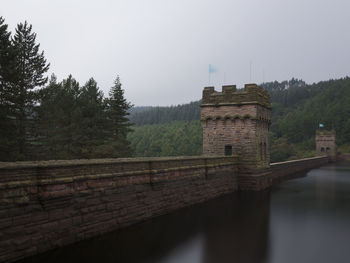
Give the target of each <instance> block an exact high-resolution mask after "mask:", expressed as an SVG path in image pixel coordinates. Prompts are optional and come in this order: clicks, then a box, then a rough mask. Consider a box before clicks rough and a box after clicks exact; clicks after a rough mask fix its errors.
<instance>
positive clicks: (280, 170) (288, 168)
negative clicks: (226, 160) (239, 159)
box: [238, 156, 330, 191]
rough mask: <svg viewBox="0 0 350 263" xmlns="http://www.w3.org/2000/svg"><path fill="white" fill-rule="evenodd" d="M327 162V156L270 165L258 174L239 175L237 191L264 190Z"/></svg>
mask: <svg viewBox="0 0 350 263" xmlns="http://www.w3.org/2000/svg"><path fill="white" fill-rule="evenodd" d="M329 161H330V160H329V158H328V157H327V156H322V157H313V158H305V159H301V160H293V161H286V162H280V163H272V164H271V165H270V169H267V170H265V171H261V172H260V173H256V174H251V175H239V179H238V180H239V189H240V190H245V191H247V190H249V191H260V190H264V189H266V188H268V187H270V186H271V185H274V184H277V183H280V182H281V181H285V180H288V179H291V178H295V177H297V176H298V175H300V174H302V173H304V172H305V171H307V170H310V169H312V168H315V167H319V166H321V165H324V164H327V163H328V162H329Z"/></svg>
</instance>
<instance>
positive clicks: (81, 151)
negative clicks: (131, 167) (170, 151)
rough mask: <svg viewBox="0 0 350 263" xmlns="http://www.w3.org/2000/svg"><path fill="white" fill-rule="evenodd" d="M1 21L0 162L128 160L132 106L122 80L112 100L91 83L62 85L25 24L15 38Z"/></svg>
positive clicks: (71, 80)
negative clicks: (109, 158) (119, 158)
mask: <svg viewBox="0 0 350 263" xmlns="http://www.w3.org/2000/svg"><path fill="white" fill-rule="evenodd" d="M7 29H8V26H7V25H6V24H5V21H4V19H3V18H2V17H0V124H1V129H0V161H17V160H43V159H75V158H98V157H124V156H130V155H131V150H130V144H129V142H128V141H127V139H126V136H127V133H128V132H129V131H130V123H129V120H128V118H127V115H128V110H129V109H130V107H131V105H130V103H128V102H127V101H126V100H125V98H124V91H123V90H122V88H121V83H120V79H119V77H116V80H115V82H114V85H113V86H112V87H111V89H110V91H109V94H108V97H106V98H105V97H104V96H103V93H102V91H101V90H100V89H99V88H98V86H97V83H96V81H95V80H94V79H93V78H91V79H89V80H88V81H87V82H86V83H85V85H83V86H81V85H79V83H78V82H77V81H76V80H75V79H74V78H73V77H72V76H69V77H68V78H67V79H64V80H63V81H61V82H58V81H57V79H56V77H55V76H54V75H53V76H52V77H51V79H50V81H49V83H48V85H46V83H47V82H48V78H47V77H46V76H45V73H46V72H47V71H48V69H49V64H48V63H47V62H46V59H45V57H44V52H43V51H42V52H39V44H37V43H36V34H35V33H34V32H32V26H31V25H28V24H27V22H25V23H20V24H18V25H17V28H16V32H15V34H14V36H13V37H11V33H10V32H8V30H7Z"/></svg>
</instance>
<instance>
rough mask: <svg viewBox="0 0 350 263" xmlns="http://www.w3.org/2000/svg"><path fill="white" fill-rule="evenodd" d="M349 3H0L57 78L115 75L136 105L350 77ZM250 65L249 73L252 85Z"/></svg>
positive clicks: (104, 85)
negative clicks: (228, 88) (33, 38)
mask: <svg viewBox="0 0 350 263" xmlns="http://www.w3.org/2000/svg"><path fill="white" fill-rule="evenodd" d="M349 10H350V1H349V0H230V1H229V0H211V1H207V0H193V1H191V0H172V1H170V0H143V1H139V0H123V1H121V0H119V1H116V0H115V1H112V0H98V1H88V0H85V1H83V0H81V1H78V0H76V1H74V0H21V1H20V0H1V5H0V16H3V17H4V18H5V21H6V23H7V24H9V26H10V29H11V30H14V28H15V26H16V24H17V23H19V22H23V21H24V20H27V21H28V22H29V23H30V24H32V25H33V30H34V32H36V33H37V35H38V36H37V41H38V42H39V43H40V44H41V49H42V50H44V51H45V54H46V58H47V59H48V61H49V62H50V63H51V68H50V73H52V72H53V73H55V74H56V75H57V76H58V78H59V79H62V78H65V77H66V76H67V75H68V74H72V75H73V76H74V77H75V78H76V79H77V80H78V81H79V82H80V83H81V84H84V83H85V82H86V81H87V80H88V78H90V77H94V78H95V80H96V81H97V82H98V84H99V87H100V88H101V89H102V90H103V91H104V92H105V94H106V93H107V92H108V90H109V87H110V86H111V85H112V83H113V80H114V78H115V76H116V75H117V74H119V75H120V78H121V81H122V83H123V88H124V89H125V92H126V97H127V99H128V100H129V101H131V102H132V103H134V104H135V105H170V104H179V103H186V102H189V101H192V100H197V99H199V98H200V97H201V92H202V88H203V87H204V86H207V85H208V65H209V63H210V64H212V65H213V66H214V67H215V68H217V72H216V73H214V74H212V77H211V85H215V86H216V88H217V89H220V88H219V87H220V86H221V85H222V84H237V85H238V86H239V87H241V86H242V85H243V84H244V83H248V82H256V83H261V82H262V81H263V80H265V81H272V80H285V79H290V78H292V77H296V78H302V79H304V80H305V81H307V82H309V83H310V82H316V81H320V80H327V79H329V78H338V77H344V76H346V75H350V74H349V72H350V30H349V29H350V15H349ZM250 61H251V62H252V79H251V81H250V70H249V68H250Z"/></svg>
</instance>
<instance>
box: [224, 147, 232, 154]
mask: <svg viewBox="0 0 350 263" xmlns="http://www.w3.org/2000/svg"><path fill="white" fill-rule="evenodd" d="M225 155H226V156H230V155H232V145H226V146H225Z"/></svg>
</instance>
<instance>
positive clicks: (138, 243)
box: [24, 165, 350, 263]
mask: <svg viewBox="0 0 350 263" xmlns="http://www.w3.org/2000/svg"><path fill="white" fill-rule="evenodd" d="M349 258H350V166H349V165H336V166H335V165H333V166H325V167H322V168H320V169H315V170H312V171H311V172H309V173H308V176H307V177H303V178H300V179H295V180H291V181H288V182H284V183H282V184H280V185H278V186H276V187H274V188H272V189H271V190H270V191H264V192H257V193H246V192H243V193H234V194H231V195H227V196H224V197H221V198H218V199H215V200H212V201H209V202H207V203H205V204H199V205H196V206H193V207H189V208H185V209H182V210H180V211H178V212H175V213H173V214H171V215H166V216H162V217H159V218H155V219H153V220H150V221H148V222H145V223H143V224H139V225H136V226H132V227H129V228H126V229H123V230H120V231H116V232H114V233H110V234H106V235H104V236H101V237H98V238H94V239H91V240H87V241H83V242H80V243H78V244H74V245H71V246H67V247H64V248H60V249H56V250H54V251H50V252H48V253H45V254H42V255H39V256H36V257H33V258H30V259H27V260H25V261H24V262H136V263H138V262H143V263H144V262H156V263H173V262H174V263H175V262H181V263H186V262H191V263H196V262H203V263H212V262H276V263H277V262H284V263H289V262H293V263H294V262H347V261H348V260H349Z"/></svg>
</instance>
